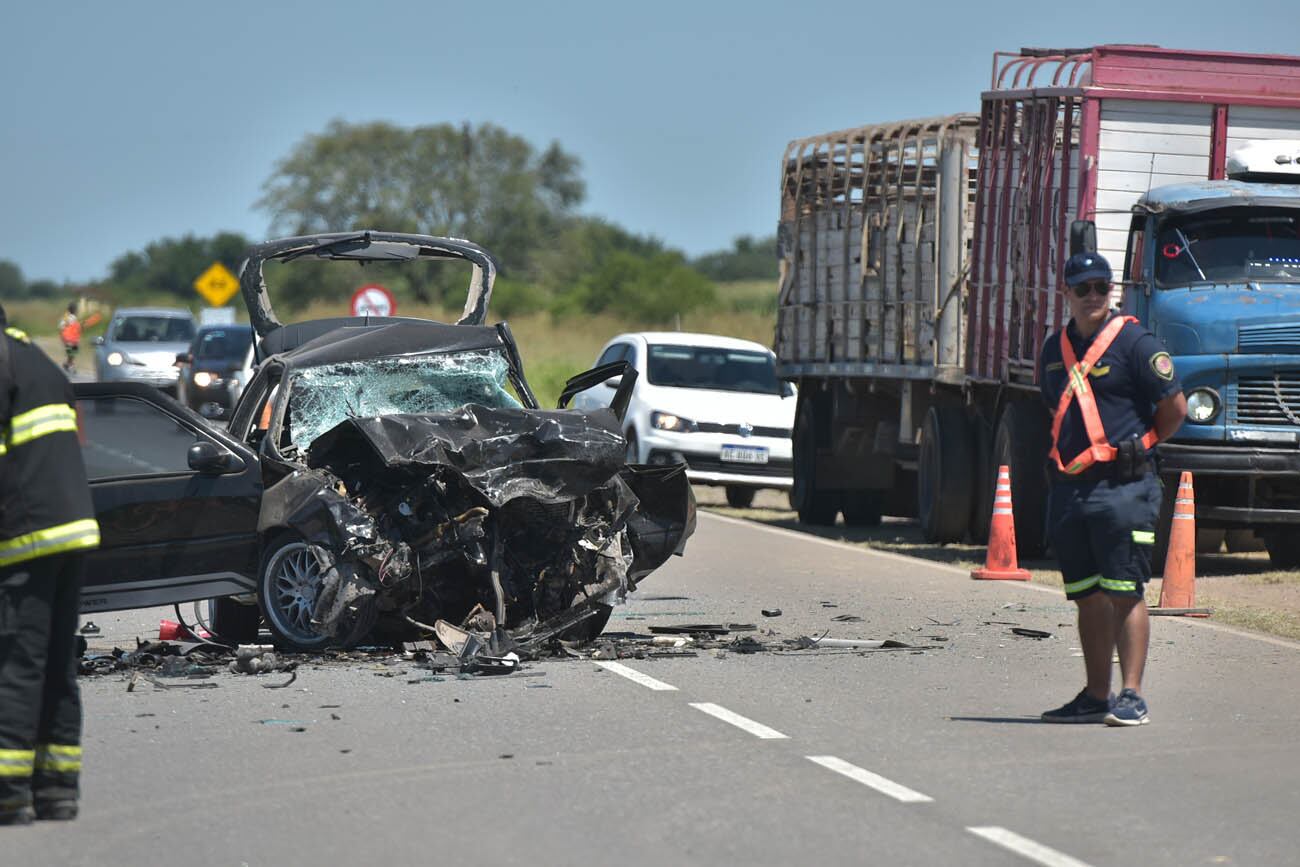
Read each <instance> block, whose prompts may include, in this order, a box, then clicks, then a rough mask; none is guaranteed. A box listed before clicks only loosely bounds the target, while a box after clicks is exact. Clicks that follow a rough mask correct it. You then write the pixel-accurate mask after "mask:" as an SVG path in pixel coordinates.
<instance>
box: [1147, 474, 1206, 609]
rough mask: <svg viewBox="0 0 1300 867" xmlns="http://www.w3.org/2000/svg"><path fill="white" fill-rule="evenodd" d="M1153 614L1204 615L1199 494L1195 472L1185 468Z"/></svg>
mask: <svg viewBox="0 0 1300 867" xmlns="http://www.w3.org/2000/svg"><path fill="white" fill-rule="evenodd" d="M1151 613H1152V614H1185V615H1188V616H1190V617H1205V616H1207V615H1208V614H1209V613H1210V612H1209V609H1206V608H1196V494H1195V492H1194V491H1193V490H1192V474H1191V473H1189V472H1186V471H1184V472H1183V475H1182V477H1181V478H1180V479H1179V480H1178V496H1177V497H1175V498H1174V517H1173V520H1172V521H1170V522H1169V553H1168V554H1166V555H1165V572H1164V580H1163V581H1161V582H1160V606H1159V607H1158V608H1152V609H1151Z"/></svg>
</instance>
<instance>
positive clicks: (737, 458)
mask: <svg viewBox="0 0 1300 867" xmlns="http://www.w3.org/2000/svg"><path fill="white" fill-rule="evenodd" d="M721 457H722V460H724V461H728V462H729V463H733V464H765V463H767V449H766V448H764V447H763V446H723V447H722V456H721Z"/></svg>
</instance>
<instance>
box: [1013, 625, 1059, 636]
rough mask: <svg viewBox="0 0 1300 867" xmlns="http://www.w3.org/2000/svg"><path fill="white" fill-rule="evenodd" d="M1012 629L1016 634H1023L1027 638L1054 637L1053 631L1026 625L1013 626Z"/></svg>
mask: <svg viewBox="0 0 1300 867" xmlns="http://www.w3.org/2000/svg"><path fill="white" fill-rule="evenodd" d="M1011 631H1012V632H1014V633H1015V634H1016V635H1023V636H1024V637H1025V638H1037V639H1043V638H1051V637H1052V633H1050V632H1044V631H1043V630H1041V629H1027V628H1026V627H1024V626H1013V627H1011Z"/></svg>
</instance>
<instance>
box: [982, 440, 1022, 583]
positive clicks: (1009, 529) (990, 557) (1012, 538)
mask: <svg viewBox="0 0 1300 867" xmlns="http://www.w3.org/2000/svg"><path fill="white" fill-rule="evenodd" d="M970 577H972V578H978V579H980V580H983V581H1028V580H1029V572H1028V570H1026V569H1021V568H1020V566H1019V564H1017V562H1016V521H1015V516H1014V515H1012V508H1011V470H1010V469H1008V468H1007V465H1006V464H1003V465H1002V466H1000V467H998V485H997V490H996V491H995V492H994V494H993V520H992V521H991V522H990V524H989V549H988V554H986V555H985V558H984V568H983V569H972V570H971V573H970Z"/></svg>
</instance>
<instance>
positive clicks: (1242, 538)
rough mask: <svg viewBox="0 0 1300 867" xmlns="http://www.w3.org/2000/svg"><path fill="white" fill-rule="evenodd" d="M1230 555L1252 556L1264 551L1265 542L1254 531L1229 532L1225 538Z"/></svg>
mask: <svg viewBox="0 0 1300 867" xmlns="http://www.w3.org/2000/svg"><path fill="white" fill-rule="evenodd" d="M1223 541H1224V543H1225V544H1227V546H1228V553H1229V554H1251V553H1253V552H1255V551H1263V550H1264V540H1263V539H1261V538H1259V536H1258V535H1257V534H1256V533H1255V531H1254V530H1229V531H1228V532H1227V533H1226V534H1225V535H1224V538H1223Z"/></svg>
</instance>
